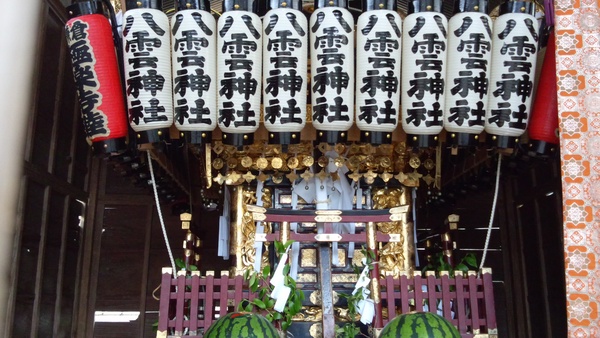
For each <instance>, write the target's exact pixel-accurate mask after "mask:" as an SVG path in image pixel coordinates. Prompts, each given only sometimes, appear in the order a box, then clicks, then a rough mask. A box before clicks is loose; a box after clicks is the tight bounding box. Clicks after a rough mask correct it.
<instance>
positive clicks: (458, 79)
mask: <svg viewBox="0 0 600 338" xmlns="http://www.w3.org/2000/svg"><path fill="white" fill-rule="evenodd" d="M491 29H492V20H491V19H490V17H489V16H488V15H487V14H484V13H478V12H465V13H457V14H455V15H454V16H453V17H452V18H451V19H450V22H449V31H448V60H447V73H446V79H447V83H446V90H445V94H446V105H445V109H444V128H445V129H446V130H447V131H448V132H449V135H450V140H451V139H452V138H457V139H459V140H460V141H458V144H459V145H467V144H469V143H471V142H472V141H476V140H475V135H478V134H480V133H481V132H482V131H483V128H484V124H485V113H486V108H487V101H488V89H489V83H488V79H489V73H490V70H491V55H492V36H491V35H492V31H491ZM464 134H466V135H464ZM461 136H464V137H461ZM462 141H465V144H462Z"/></svg>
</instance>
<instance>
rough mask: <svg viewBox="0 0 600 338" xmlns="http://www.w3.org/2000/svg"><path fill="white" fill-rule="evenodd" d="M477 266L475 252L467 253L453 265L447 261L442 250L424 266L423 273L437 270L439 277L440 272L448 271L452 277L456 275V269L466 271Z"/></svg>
mask: <svg viewBox="0 0 600 338" xmlns="http://www.w3.org/2000/svg"><path fill="white" fill-rule="evenodd" d="M477 268H478V266H477V257H476V256H475V254H473V253H468V254H466V255H465V256H464V257H463V258H462V259H461V260H460V261H459V262H458V264H456V265H454V266H452V265H450V264H448V262H446V260H445V259H444V254H443V253H442V252H438V253H436V254H435V255H434V256H433V258H432V260H431V262H429V263H428V264H427V265H425V266H424V267H423V270H422V271H423V273H425V272H426V271H435V274H436V276H438V277H439V275H440V272H442V271H448V272H449V273H450V277H454V274H455V273H456V271H461V272H463V273H466V272H467V271H469V270H476V269H477Z"/></svg>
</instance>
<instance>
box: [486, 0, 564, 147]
mask: <svg viewBox="0 0 600 338" xmlns="http://www.w3.org/2000/svg"><path fill="white" fill-rule="evenodd" d="M534 11H535V3H532V2H526V1H508V2H505V3H504V4H502V5H501V6H500V15H499V16H498V18H496V21H495V22H494V30H493V31H494V35H493V37H494V40H493V47H492V68H491V69H492V72H491V76H490V94H489V101H488V109H487V112H486V118H485V131H486V133H487V134H488V136H487V137H488V140H490V141H491V142H492V143H493V144H494V145H495V146H497V147H499V148H510V147H513V146H514V145H515V144H516V142H517V140H518V138H519V136H521V135H522V134H523V133H524V132H525V128H527V122H528V120H529V114H530V106H531V96H532V94H533V81H534V78H535V66H536V57H537V51H538V40H539V38H538V29H539V28H538V22H537V20H536V18H535V17H534V16H533V13H534ZM553 82H554V81H553Z"/></svg>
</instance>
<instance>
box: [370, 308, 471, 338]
mask: <svg viewBox="0 0 600 338" xmlns="http://www.w3.org/2000/svg"><path fill="white" fill-rule="evenodd" d="M400 337H402V338H461V336H460V333H459V332H458V330H457V329H456V327H454V326H453V325H452V324H451V323H450V322H449V321H447V320H446V319H445V318H444V317H442V316H439V315H437V314H435V313H430V312H413V313H406V314H402V315H399V316H398V317H396V318H394V319H393V320H392V321H390V322H389V323H388V324H387V325H386V326H385V327H384V328H383V331H381V334H380V335H379V338H400Z"/></svg>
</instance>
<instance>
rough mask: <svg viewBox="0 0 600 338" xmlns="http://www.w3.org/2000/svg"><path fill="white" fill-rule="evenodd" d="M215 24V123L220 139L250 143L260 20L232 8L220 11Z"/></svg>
mask: <svg viewBox="0 0 600 338" xmlns="http://www.w3.org/2000/svg"><path fill="white" fill-rule="evenodd" d="M217 25H218V29H217V30H218V32H219V35H218V36H217V55H218V61H217V78H218V88H219V89H218V94H217V95H218V101H217V102H218V109H219V113H218V116H219V121H218V123H219V128H220V129H221V130H222V131H223V132H224V133H225V135H223V142H225V143H227V144H235V145H240V144H247V143H252V141H253V133H254V132H255V131H256V130H257V129H258V125H259V119H260V98H261V95H260V92H261V75H262V60H261V57H262V23H261V22H260V18H259V17H258V15H256V14H254V13H252V12H248V11H244V10H232V11H228V12H225V13H223V15H221V17H220V18H219V21H218V24H217ZM227 134H229V135H227ZM241 137H243V139H240V138H241Z"/></svg>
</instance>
